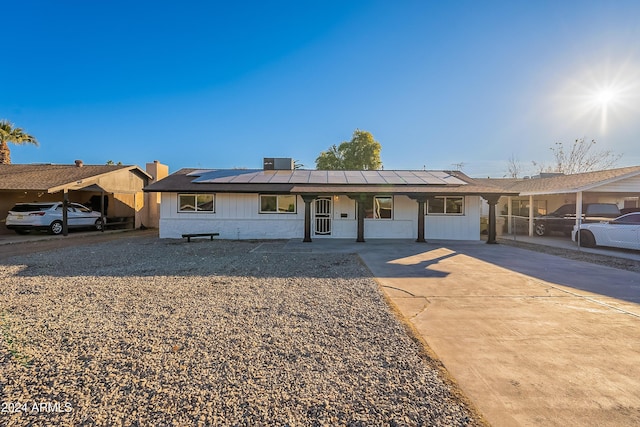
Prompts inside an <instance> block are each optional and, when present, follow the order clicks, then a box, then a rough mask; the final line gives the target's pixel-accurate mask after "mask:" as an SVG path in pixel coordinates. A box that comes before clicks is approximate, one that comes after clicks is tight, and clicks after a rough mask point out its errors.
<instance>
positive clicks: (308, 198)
mask: <svg viewBox="0 0 640 427" xmlns="http://www.w3.org/2000/svg"><path fill="white" fill-rule="evenodd" d="M316 197H317V196H315V195H304V196H302V200H303V201H304V239H303V240H302V241H303V242H311V202H313V200H314V199H315V198H316Z"/></svg>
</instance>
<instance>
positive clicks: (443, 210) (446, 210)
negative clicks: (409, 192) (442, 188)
mask: <svg viewBox="0 0 640 427" xmlns="http://www.w3.org/2000/svg"><path fill="white" fill-rule="evenodd" d="M427 214H428V215H429V214H430V215H464V197H452V196H445V197H435V198H433V199H429V200H428V201H427Z"/></svg>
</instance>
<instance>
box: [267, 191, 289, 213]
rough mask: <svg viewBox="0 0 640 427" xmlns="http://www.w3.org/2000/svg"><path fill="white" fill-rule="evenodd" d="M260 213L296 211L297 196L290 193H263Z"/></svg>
mask: <svg viewBox="0 0 640 427" xmlns="http://www.w3.org/2000/svg"><path fill="white" fill-rule="evenodd" d="M260 213H296V196H293V195H290V194H261V195H260Z"/></svg>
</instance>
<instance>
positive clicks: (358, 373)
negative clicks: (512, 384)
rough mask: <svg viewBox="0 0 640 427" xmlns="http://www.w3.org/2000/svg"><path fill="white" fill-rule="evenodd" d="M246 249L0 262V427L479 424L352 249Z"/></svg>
mask: <svg viewBox="0 0 640 427" xmlns="http://www.w3.org/2000/svg"><path fill="white" fill-rule="evenodd" d="M257 246H258V243H252V242H230V241H213V242H211V241H196V242H192V243H190V244H186V243H184V242H182V241H180V242H176V241H165V240H159V239H156V238H153V237H151V238H150V237H142V238H140V237H139V238H124V239H120V240H117V241H109V242H104V243H99V244H93V245H89V246H79V247H71V248H61V249H57V250H56V251H54V252H43V253H36V254H32V255H24V256H20V257H14V258H10V259H8V260H4V261H2V262H0V283H1V284H2V285H1V287H0V334H1V335H0V340H1V342H0V400H1V402H2V407H1V408H0V410H1V411H2V413H0V425H8V426H22V425H104V426H112V425H123V426H125V425H126V426H135V425H144V426H163V425H175V426H178V425H179V426H186V425H207V426H208V425H234V426H235V425H237V426H245V425H246V426H249V425H251V426H254V425H258V426H259V425H279V426H321V425H327V426H329V425H331V426H334V425H351V426H371V425H376V426H385V425H389V426H393V425H408V426H414V425H425V426H427V425H428V426H439V425H442V426H444V425H446V426H475V425H482V421H480V420H479V418H478V417H477V415H475V413H474V412H473V410H472V409H470V408H469V406H468V405H467V404H466V403H465V399H464V398H462V397H460V394H459V392H458V391H457V389H456V387H455V386H454V385H452V383H451V382H450V380H448V379H447V377H446V374H444V373H443V372H442V370H441V368H440V365H439V363H438V362H437V361H434V360H431V359H430V358H429V357H428V356H427V355H426V353H425V352H424V351H423V350H422V348H421V347H420V345H419V344H417V343H416V342H415V341H414V340H412V339H411V338H410V336H409V335H408V333H407V330H406V329H405V327H404V326H403V324H401V323H400V322H399V321H398V320H397V319H396V318H395V317H394V315H393V314H392V313H391V311H390V310H389V308H388V306H387V305H386V304H385V301H384V299H383V297H382V295H381V293H380V291H379V290H378V288H377V285H376V283H375V281H374V280H373V279H372V278H371V276H370V273H369V272H368V270H366V269H365V268H364V267H363V266H362V265H361V264H360V262H359V261H358V258H357V257H356V256H353V255H347V256H345V255H339V254H336V255H327V254H322V255H318V254H274V253H258V252H251V250H252V249H254V248H256V247H257Z"/></svg>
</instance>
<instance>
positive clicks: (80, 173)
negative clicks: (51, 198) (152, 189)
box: [0, 164, 150, 193]
mask: <svg viewBox="0 0 640 427" xmlns="http://www.w3.org/2000/svg"><path fill="white" fill-rule="evenodd" d="M121 170H129V171H131V172H133V173H136V174H139V175H141V176H144V177H148V178H150V175H148V174H147V173H146V172H145V171H143V170H142V169H140V168H139V167H138V166H123V165H83V166H81V167H78V166H76V165H49V164H44V165H43V164H9V165H0V191H46V192H48V193H55V192H58V191H61V190H64V189H65V188H66V189H71V190H79V189H82V188H85V187H88V186H90V185H92V184H94V183H95V181H96V180H97V179H98V178H100V177H102V176H104V175H108V174H111V173H114V172H118V171H121Z"/></svg>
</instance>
